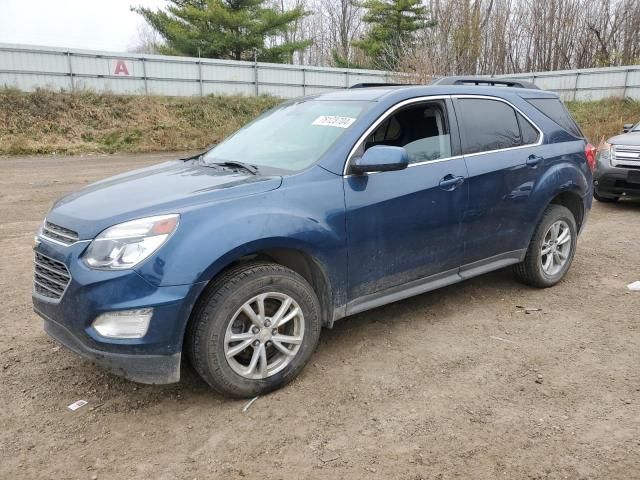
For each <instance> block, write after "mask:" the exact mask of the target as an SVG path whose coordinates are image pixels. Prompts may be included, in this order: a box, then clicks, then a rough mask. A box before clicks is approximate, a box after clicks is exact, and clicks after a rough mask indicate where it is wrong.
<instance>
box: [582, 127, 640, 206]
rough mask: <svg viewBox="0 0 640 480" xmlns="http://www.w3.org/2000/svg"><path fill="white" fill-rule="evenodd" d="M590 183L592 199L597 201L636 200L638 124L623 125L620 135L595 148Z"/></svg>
mask: <svg viewBox="0 0 640 480" xmlns="http://www.w3.org/2000/svg"><path fill="white" fill-rule="evenodd" d="M593 180H594V187H595V188H594V190H593V196H594V198H595V199H596V200H598V201H600V202H616V201H618V200H619V199H620V197H636V198H640V123H637V124H635V125H633V124H632V123H629V124H626V125H624V127H623V133H622V134H621V135H616V136H615V137H611V138H609V139H608V140H607V141H606V142H605V143H604V144H603V145H601V146H600V147H599V148H598V152H597V156H596V169H595V171H594V172H593Z"/></svg>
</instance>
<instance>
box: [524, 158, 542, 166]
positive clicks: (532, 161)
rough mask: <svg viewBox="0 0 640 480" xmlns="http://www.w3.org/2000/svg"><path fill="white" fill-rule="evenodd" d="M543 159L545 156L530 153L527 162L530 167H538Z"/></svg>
mask: <svg viewBox="0 0 640 480" xmlns="http://www.w3.org/2000/svg"><path fill="white" fill-rule="evenodd" d="M542 160H544V158H543V157H539V156H538V155H529V158H527V161H526V164H527V165H528V166H530V167H533V168H535V167H537V166H538V165H539V164H540V162H542Z"/></svg>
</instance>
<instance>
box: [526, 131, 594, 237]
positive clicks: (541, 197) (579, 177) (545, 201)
mask: <svg viewBox="0 0 640 480" xmlns="http://www.w3.org/2000/svg"><path fill="white" fill-rule="evenodd" d="M567 143H569V142H567ZM573 143H574V142H571V144H573ZM555 145H557V144H555ZM571 149H573V151H574V152H575V151H576V149H575V148H573V147H569V148H568V149H567V150H568V151H571ZM551 161H552V162H554V161H555V163H552V164H551V166H549V167H548V168H547V170H546V171H545V172H544V173H543V174H542V175H541V176H540V178H539V179H538V181H537V182H536V184H535V186H534V188H533V191H532V192H531V197H530V199H529V208H528V209H527V210H526V212H525V215H524V217H523V218H522V228H523V231H524V232H525V235H524V236H523V238H524V239H526V242H527V243H526V244H525V245H522V248H527V247H528V245H529V241H530V240H531V237H532V236H533V233H534V231H535V229H536V227H537V226H538V224H539V223H540V220H541V219H542V215H543V214H544V211H545V210H546V208H547V206H549V204H550V203H551V202H552V200H553V199H554V198H556V197H557V196H558V195H560V194H562V193H565V192H569V193H573V194H575V195H577V196H578V197H580V199H583V198H584V197H585V196H586V195H588V194H589V193H590V191H591V190H590V188H591V187H590V185H591V181H590V177H591V172H590V171H589V167H588V166H587V164H586V161H584V159H583V158H581V155H580V154H579V153H573V154H569V155H562V156H559V157H555V158H552V159H551ZM532 219H535V221H532Z"/></svg>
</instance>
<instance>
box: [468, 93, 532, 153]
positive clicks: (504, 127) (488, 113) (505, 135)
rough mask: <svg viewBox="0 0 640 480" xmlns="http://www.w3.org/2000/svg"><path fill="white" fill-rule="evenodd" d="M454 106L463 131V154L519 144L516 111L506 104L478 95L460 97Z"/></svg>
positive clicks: (520, 142) (520, 141)
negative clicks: (475, 96)
mask: <svg viewBox="0 0 640 480" xmlns="http://www.w3.org/2000/svg"><path fill="white" fill-rule="evenodd" d="M458 106H459V108H456V113H458V115H459V117H460V124H461V126H462V130H463V135H462V137H463V152H464V153H465V154H470V153H480V152H488V151H491V150H501V149H504V148H512V147H518V146H520V145H522V138H521V136H520V126H519V125H518V118H517V116H516V111H515V110H514V109H513V108H511V107H510V106H509V105H507V104H506V103H504V102H500V101H498V100H487V99H482V98H461V99H459V100H458ZM458 110H460V111H459V112H458Z"/></svg>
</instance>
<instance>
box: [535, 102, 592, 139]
mask: <svg viewBox="0 0 640 480" xmlns="http://www.w3.org/2000/svg"><path fill="white" fill-rule="evenodd" d="M526 100H527V102H529V103H530V104H531V105H533V106H534V107H536V108H537V109H538V110H540V111H541V112H542V113H544V114H545V115H546V116H547V117H549V118H550V119H551V120H553V121H554V122H556V123H557V124H558V125H560V126H561V127H562V128H564V129H565V130H566V131H567V132H569V133H570V134H572V135H575V136H576V137H579V138H584V135H583V134H582V132H581V131H580V127H578V125H577V124H576V122H575V121H574V120H573V118H572V117H571V114H570V113H569V111H568V110H567V109H566V107H565V106H564V105H563V104H562V102H561V101H560V100H559V99H557V98H527V99H526Z"/></svg>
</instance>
